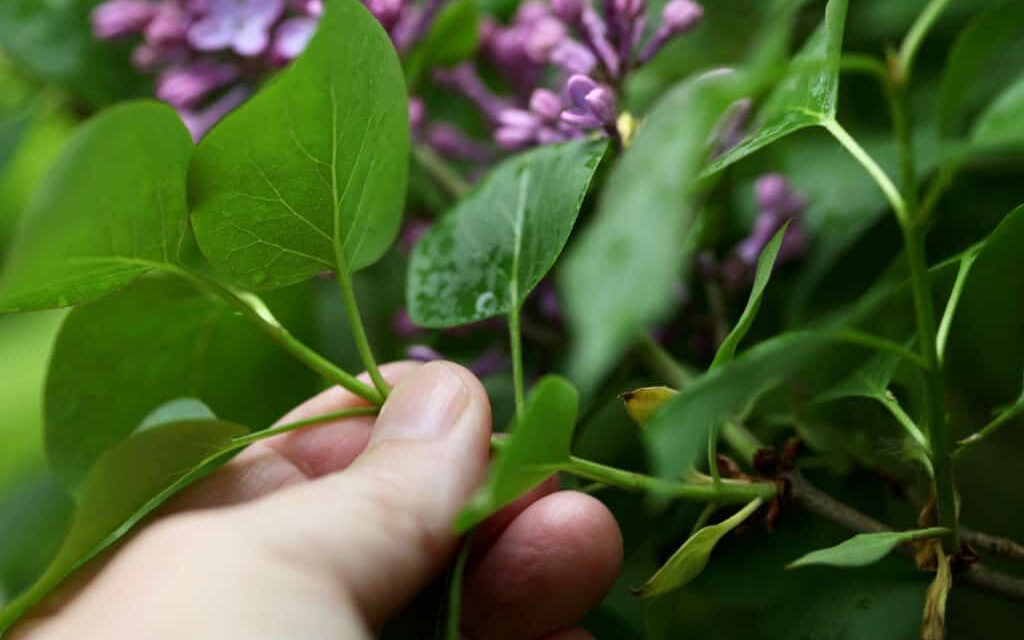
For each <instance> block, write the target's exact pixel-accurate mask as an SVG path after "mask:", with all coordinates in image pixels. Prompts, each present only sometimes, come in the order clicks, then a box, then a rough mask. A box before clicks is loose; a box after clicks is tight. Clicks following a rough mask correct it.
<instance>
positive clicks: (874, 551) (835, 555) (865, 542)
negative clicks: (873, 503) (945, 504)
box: [786, 527, 949, 569]
mask: <svg viewBox="0 0 1024 640" xmlns="http://www.w3.org/2000/svg"><path fill="white" fill-rule="evenodd" d="M947 533H949V529H943V528H942V527H932V528H930V529H916V530H914V531H886V532H882V533H861V534H858V535H855V536H853V537H852V538H850V539H849V540H845V541H843V542H841V543H839V544H837V545H836V546H834V547H829V548H828V549H819V550H817V551H812V552H810V553H808V554H807V555H805V556H803V557H802V558H799V559H797V560H794V561H793V562H791V563H790V564H789V565H788V566H787V567H786V568H787V569H796V568H798V567H807V566H810V565H816V564H817V565H828V566H831V567H863V566H865V565H869V564H874V563H875V562H878V561H879V560H881V559H882V558H884V557H885V556H887V555H889V553H890V552H891V551H893V550H894V549H895V548H896V547H898V546H900V545H901V544H904V543H907V542H910V541H912V540H921V539H922V538H934V537H936V536H942V535H945V534H947Z"/></svg>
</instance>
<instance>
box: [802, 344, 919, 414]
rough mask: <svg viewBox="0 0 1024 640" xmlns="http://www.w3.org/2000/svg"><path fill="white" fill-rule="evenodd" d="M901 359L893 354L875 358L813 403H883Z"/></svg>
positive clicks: (816, 398)
mask: <svg viewBox="0 0 1024 640" xmlns="http://www.w3.org/2000/svg"><path fill="white" fill-rule="evenodd" d="M900 362H901V359H900V357H899V356H898V355H895V354H889V353H886V354H882V355H878V356H875V357H874V358H872V359H871V360H869V361H868V363H867V364H865V365H864V366H863V367H860V368H859V369H857V370H856V371H854V372H853V373H851V374H850V375H849V376H847V377H846V378H844V379H843V380H841V381H840V382H839V383H838V384H837V385H835V386H833V387H831V388H829V389H827V390H826V391H824V392H823V393H821V394H819V395H818V396H816V397H815V398H814V402H816V403H823V402H832V401H834V400H841V399H843V398H872V399H876V400H881V401H883V402H885V397H886V392H887V391H888V390H889V384H890V383H891V382H892V380H893V378H894V377H896V371H897V370H898V369H899V366H900Z"/></svg>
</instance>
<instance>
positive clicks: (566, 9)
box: [551, 0, 583, 24]
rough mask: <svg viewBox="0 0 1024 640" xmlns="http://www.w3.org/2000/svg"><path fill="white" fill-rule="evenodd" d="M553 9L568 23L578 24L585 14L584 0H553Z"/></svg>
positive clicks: (557, 15)
mask: <svg viewBox="0 0 1024 640" xmlns="http://www.w3.org/2000/svg"><path fill="white" fill-rule="evenodd" d="M551 10H552V12H553V13H554V14H555V17H557V18H558V19H559V20H561V21H562V22H564V23H566V24H576V23H578V22H579V20H580V16H581V15H582V14H583V0H551Z"/></svg>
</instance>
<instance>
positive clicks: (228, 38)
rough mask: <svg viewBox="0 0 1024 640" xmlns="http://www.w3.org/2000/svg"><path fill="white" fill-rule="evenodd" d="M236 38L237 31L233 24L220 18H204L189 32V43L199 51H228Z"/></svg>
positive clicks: (190, 28)
mask: <svg viewBox="0 0 1024 640" xmlns="http://www.w3.org/2000/svg"><path fill="white" fill-rule="evenodd" d="M234 38H235V30H234V28H233V25H232V23H231V22H230V21H229V20H227V19H225V18H222V17H220V16H209V17H206V18H203V19H202V20H199V21H197V22H195V23H194V24H193V25H192V26H191V27H189V30H188V43H189V44H190V45H192V46H193V47H194V48H196V49H198V50H199V51H220V50H221V49H227V48H228V47H230V46H231V43H232V41H233V40H234Z"/></svg>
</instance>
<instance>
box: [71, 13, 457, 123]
mask: <svg viewBox="0 0 1024 640" xmlns="http://www.w3.org/2000/svg"><path fill="white" fill-rule="evenodd" d="M446 1H447V0H427V1H426V2H425V3H423V4H422V5H420V6H413V3H412V2H411V1H410V0H364V2H365V4H366V5H367V8H368V9H369V10H370V12H371V13H373V14H374V15H375V16H376V17H377V18H378V20H380V21H381V23H382V24H383V25H384V27H385V29H387V30H388V31H389V33H391V34H392V37H394V36H395V33H394V32H395V30H396V29H398V28H399V27H400V26H401V24H403V23H406V24H409V25H411V27H410V28H411V29H412V30H411V31H407V32H406V34H407V35H406V36H405V37H406V40H407V41H406V43H405V44H406V46H411V45H412V44H414V43H415V41H416V39H417V38H418V37H420V36H422V35H423V34H424V33H426V32H427V30H428V29H429V26H430V23H431V21H432V20H433V18H434V17H435V16H436V13H437V11H438V10H439V9H440V7H441V6H442V5H443V4H444V2H446ZM323 11H324V4H323V1H322V0H107V1H106V2H103V3H101V4H100V5H98V6H97V7H96V8H95V9H94V10H93V12H92V16H91V19H92V27H93V32H94V33H95V35H96V37H97V38H100V39H104V40H110V39H115V38H124V37H129V36H133V37H135V38H138V43H137V44H136V46H135V48H134V50H133V51H132V62H133V64H134V65H135V67H136V68H137V69H138V70H139V71H141V72H144V73H153V74H156V77H157V80H156V87H155V92H156V94H157V96H158V97H159V98H161V99H162V100H165V101H167V102H168V103H170V104H171V105H173V106H174V107H175V108H176V109H178V111H179V113H180V114H181V116H182V119H183V120H184V121H185V122H186V124H187V125H188V127H189V130H190V131H191V132H192V133H193V135H194V136H195V137H196V139H198V138H199V137H201V136H202V135H203V134H204V133H205V132H206V131H208V130H209V129H210V128H211V127H212V126H213V125H214V124H216V122H217V120H219V119H220V118H223V117H224V116H225V115H227V114H228V113H229V112H230V111H231V110H232V109H234V108H235V107H237V106H238V105H239V104H241V102H243V101H244V100H245V98H246V97H248V96H249V95H251V94H252V93H253V92H255V90H256V89H257V88H258V87H259V85H260V84H261V83H262V82H263V81H264V80H265V79H266V78H267V76H269V75H270V73H272V72H273V71H275V70H276V69H278V68H280V67H281V66H283V65H285V64H287V63H288V62H290V61H292V60H294V59H295V58H296V57H297V56H298V55H299V54H300V53H302V51H303V50H305V48H306V46H307V45H308V44H309V42H310V39H311V38H312V37H313V35H314V33H315V31H316V26H317V24H318V21H319V18H320V16H321V15H323Z"/></svg>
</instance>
